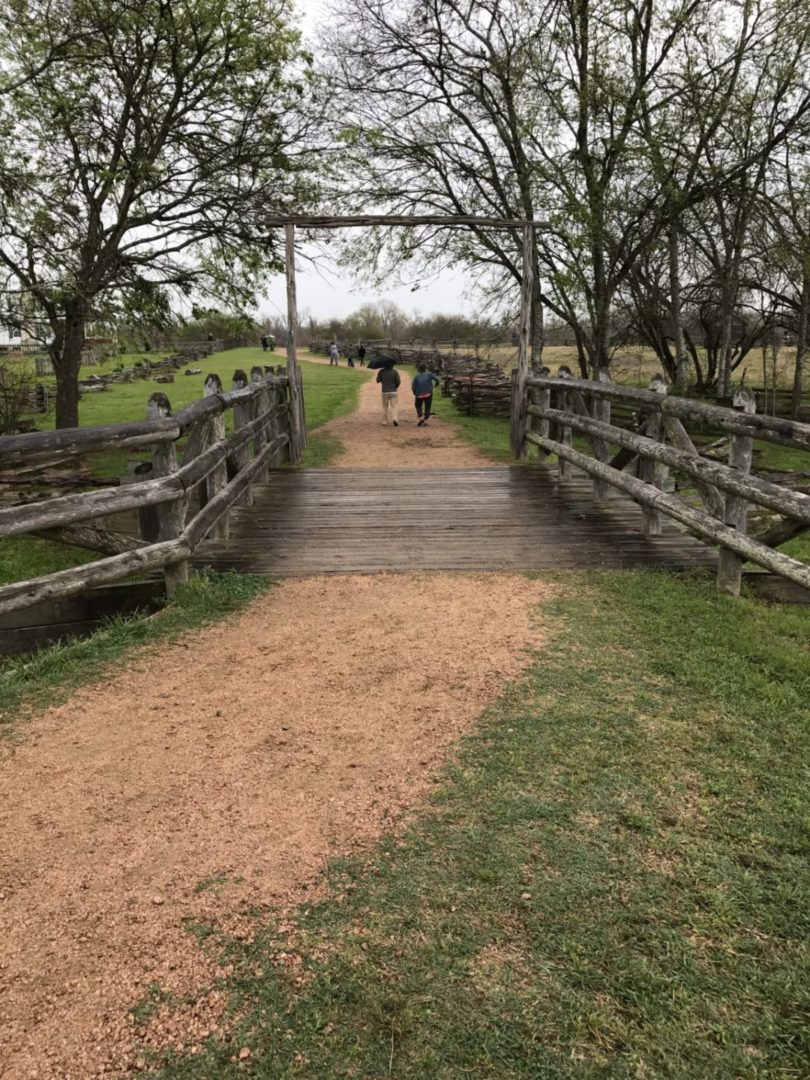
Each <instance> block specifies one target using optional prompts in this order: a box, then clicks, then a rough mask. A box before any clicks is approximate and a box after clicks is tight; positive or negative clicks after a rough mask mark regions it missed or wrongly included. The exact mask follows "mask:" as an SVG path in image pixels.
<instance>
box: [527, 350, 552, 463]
mask: <svg viewBox="0 0 810 1080" xmlns="http://www.w3.org/2000/svg"><path fill="white" fill-rule="evenodd" d="M537 374H538V375H539V376H540V377H541V378H544V377H545V376H547V375H550V374H551V371H550V369H549V368H547V367H545V366H544V367H541V368H540V370H539V371H538V373H537ZM530 399H531V403H532V405H536V406H537V407H538V408H539V409H549V408H551V391H550V390H549V388H548V387H547V386H539V387H533V388H532V391H531V395H530ZM549 428H550V425H549V422H548V420H546V419H543V418H540V417H536V416H533V417H531V420H530V423H529V429H530V430H531V431H533V432H536V434H538V435H542V436H543V438H544V439H547V438H548V433H549ZM547 460H548V452H547V451H545V450H543V448H542V447H540V446H538V447H537V461H538V464H540V465H545V463H546V461H547Z"/></svg>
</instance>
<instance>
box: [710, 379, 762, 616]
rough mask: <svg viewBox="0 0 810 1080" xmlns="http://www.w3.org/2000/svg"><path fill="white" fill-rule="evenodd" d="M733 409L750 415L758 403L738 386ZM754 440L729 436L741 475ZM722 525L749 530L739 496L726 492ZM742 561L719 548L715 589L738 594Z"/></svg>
mask: <svg viewBox="0 0 810 1080" xmlns="http://www.w3.org/2000/svg"><path fill="white" fill-rule="evenodd" d="M734 408H735V409H737V411H738V412H742V413H746V414H748V415H750V414H751V413H755V412H756V411H757V402H756V398H755V397H754V395H753V393H752V392H751V391H750V390H749V389H748V388H747V387H741V388H740V389H739V390H737V391H736V392H735V394H734ZM753 448H754V440H753V438H752V437H751V436H750V435H732V437H731V447H730V449H729V452H728V463H729V466H730V467H731V468H732V469H738V470H739V471H740V472H741V473H750V472H751V460H752V458H753V453H754V449H753ZM723 523H724V524H725V525H730V526H731V527H732V528H733V529H736V530H737V532H739V533H743V535H744V534H745V532H746V529H747V527H748V502H747V501H746V500H745V499H744V498H743V497H742V496H741V495H732V494H731V493H730V492H726V507H725V514H724V515H723ZM742 565H743V560H742V559H741V558H740V556H739V555H737V554H736V553H735V552H733V551H729V550H728V548H721V549H720V558H719V561H718V564H717V587H718V589H722V590H723V592H727V593H731V595H732V596H739V595H740V583H741V581H742Z"/></svg>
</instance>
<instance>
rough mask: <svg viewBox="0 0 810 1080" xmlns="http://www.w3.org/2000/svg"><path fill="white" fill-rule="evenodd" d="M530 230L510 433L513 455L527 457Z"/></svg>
mask: <svg viewBox="0 0 810 1080" xmlns="http://www.w3.org/2000/svg"><path fill="white" fill-rule="evenodd" d="M532 240H533V231H532V227H531V225H524V226H523V276H522V279H521V285H520V328H519V331H518V366H517V372H516V373H515V374H513V376H512V378H513V384H512V410H511V412H512V415H511V424H510V435H511V442H512V453H513V454H514V455H515V457H516V458H526V457H528V447H527V445H526V431H527V426H528V425H527V421H528V411H527V408H528V404H529V403H528V400H527V387H526V380H527V379H528V377H529V364H530V361H531V354H532V292H533V287H534V264H533V261H532Z"/></svg>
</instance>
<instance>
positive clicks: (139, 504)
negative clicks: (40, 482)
mask: <svg viewBox="0 0 810 1080" xmlns="http://www.w3.org/2000/svg"><path fill="white" fill-rule="evenodd" d="M282 372H283V373H282ZM293 388H294V390H293ZM205 393H206V396H205V397H203V398H202V399H200V400H198V401H195V402H193V403H192V404H190V405H187V406H185V407H184V408H182V409H180V410H179V411H178V412H177V413H173V412H172V409H171V404H170V402H169V399H168V398H167V397H166V395H165V394H163V393H161V392H156V393H154V394H152V396H151V397H150V398H149V402H148V406H147V419H146V420H142V421H133V422H129V423H123V424H110V425H100V426H97V427H87V428H73V429H65V430H60V431H54V432H37V433H32V434H28V435H17V436H8V437H6V438H3V439H0V468H10V467H14V466H15V465H20V464H25V465H30V464H32V463H33V462H36V461H48V462H52V461H53V460H54V459H57V460H64V459H67V458H73V457H79V456H82V455H84V454H88V453H95V452H98V451H103V450H113V449H116V450H120V449H132V448H141V447H144V448H149V449H150V450H151V461H150V462H148V463H146V468H145V473H146V477H147V478H146V479H140V478H138V479H135V480H134V482H132V483H128V484H123V485H120V486H116V487H108V488H103V489H100V490H94V491H90V492H81V493H79V494H70V495H63V496H61V497H57V498H51V499H44V500H41V501H37V502H32V503H28V504H25V505H17V506H11V507H6V508H2V509H0V537H4V536H22V535H39V536H43V535H44V536H49V535H50V536H51V537H53V538H55V539H60V540H63V541H66V542H79V543H81V544H82V545H83V546H85V547H89V548H93V549H95V550H98V551H101V552H106V553H107V554H106V556H105V557H104V558H101V559H97V560H95V561H93V562H90V563H86V564H85V565H82V566H77V567H74V568H71V569H68V570H61V571H58V572H56V573H52V574H46V575H43V576H42V577H37V578H32V579H30V580H28V581H20V582H16V583H14V584H12V585H6V586H4V587H2V588H0V612H6V611H13V610H15V609H19V608H25V607H29V606H30V605H33V604H36V603H39V602H41V601H43V600H48V599H57V598H61V597H67V596H72V595H74V594H77V593H79V592H81V591H83V590H85V589H88V588H92V587H94V586H100V585H106V584H109V583H111V582H115V581H119V580H121V579H122V578H126V577H129V576H131V575H133V574H140V573H143V572H144V571H149V570H155V569H162V570H163V571H164V573H165V580H166V589H167V592H168V593H169V595H171V593H173V592H174V591H175V590H176V588H177V587H178V586H179V585H180V584H182V583H183V582H184V581H186V580H187V578H188V565H189V559H190V557H191V556H192V554H193V553H194V551H195V549H196V548H197V547H198V546H199V545H200V544H201V543H202V541H203V540H205V539H206V538H207V537H209V536H211V535H214V536H216V537H217V538H218V539H227V537H228V534H229V512H230V511H231V509H232V508H233V507H235V506H237V505H239V504H245V503H247V502H249V500H250V498H251V494H250V486H251V484H252V483H254V482H262V481H266V480H267V473H268V469H269V468H270V467H272V466H278V465H280V464H282V463H284V462H285V461H289V462H291V463H293V464H294V463H296V462H297V461H298V460H299V459H300V456H301V452H302V450H303V448H304V446H305V445H306V436H305V432H304V431H302V430H301V424H302V423H303V404H302V401H303V393H302V389H301V378H300V369H299V368H298V367H297V366H293V367H292V368H288V369H279V370H278V372H275V373H266V372H265V369H263V368H259V367H255V368H253V369H252V371H251V373H250V378H248V376H247V375H246V374H245V373H244V372H241V371H238V372H236V373H235V378H234V389H233V390H231V391H230V392H227V393H226V392H223V390H222V385H221V382H220V380H219V378H218V377H217V376H215V375H214V376H209V378H208V379H207V380H206V390H205ZM228 411H231V412H232V413H233V428H234V430H233V434H231V435H230V436H228V435H226V433H225V413H226V412H228ZM180 440H184V446H183V450H182V454H181V453H180V450H179V447H180ZM181 459H182V460H181ZM124 511H130V512H131V511H136V512H137V518H138V526H139V528H138V532H139V534H140V535H139V536H138V537H134V536H129V535H127V534H124V533H119V532H113V531H110V530H108V529H96V528H94V527H93V526H92V524H91V523H94V522H97V521H98V519H99V518H105V517H108V516H109V515H111V514H118V513H121V512H124Z"/></svg>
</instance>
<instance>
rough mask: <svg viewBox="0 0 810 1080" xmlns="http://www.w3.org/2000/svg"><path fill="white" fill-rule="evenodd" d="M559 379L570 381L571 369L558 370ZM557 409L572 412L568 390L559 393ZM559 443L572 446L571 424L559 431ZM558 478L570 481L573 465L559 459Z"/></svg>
mask: <svg viewBox="0 0 810 1080" xmlns="http://www.w3.org/2000/svg"><path fill="white" fill-rule="evenodd" d="M557 378H559V379H570V378H571V369H570V368H569V367H566V366H565V364H563V365H562V367H560V368H558V369H557ZM557 408H558V409H559V410H560V412H570V411H571V401H570V400H569V395H568V391H567V390H558V391H557ZM559 441H560V444H561V445H562V446H568V447H570V446H571V427H570V425H569V424H565V423H561V424H560V431H559ZM557 467H558V476H559V478H560V480H568V479H569V478H570V476H571V465H570V463H569V462H568V461H566V460H565V459H564V458H561V457H558V458H557Z"/></svg>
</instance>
